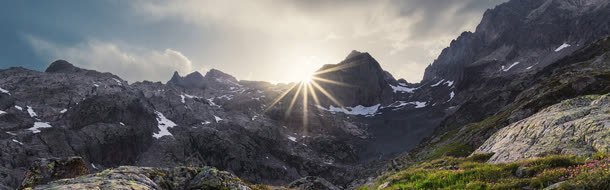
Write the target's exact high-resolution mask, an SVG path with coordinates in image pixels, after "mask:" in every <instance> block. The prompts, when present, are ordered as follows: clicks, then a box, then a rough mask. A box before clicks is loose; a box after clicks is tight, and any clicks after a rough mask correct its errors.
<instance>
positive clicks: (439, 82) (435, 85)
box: [430, 79, 445, 87]
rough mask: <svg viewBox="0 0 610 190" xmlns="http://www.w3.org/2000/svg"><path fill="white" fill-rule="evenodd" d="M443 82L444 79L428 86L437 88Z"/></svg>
mask: <svg viewBox="0 0 610 190" xmlns="http://www.w3.org/2000/svg"><path fill="white" fill-rule="evenodd" d="M444 81H445V79H443V80H440V81H438V82H437V83H436V84H433V85H430V87H437V86H438V85H441V84H442V83H443V82H444Z"/></svg>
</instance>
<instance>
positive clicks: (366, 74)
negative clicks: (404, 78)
mask: <svg viewBox="0 0 610 190" xmlns="http://www.w3.org/2000/svg"><path fill="white" fill-rule="evenodd" d="M318 73H319V74H317V75H316V77H318V78H323V79H327V80H331V81H336V82H339V83H344V84H349V87H347V86H341V85H334V84H327V83H320V86H322V87H323V88H324V89H326V90H327V91H328V92H329V93H331V94H333V95H334V96H336V99H337V100H339V102H340V103H342V104H343V105H344V106H356V105H365V106H371V105H376V104H379V103H385V101H386V100H387V98H386V97H387V96H388V95H389V94H391V92H392V91H391V90H390V86H389V85H388V84H389V83H391V82H394V81H395V79H394V77H392V76H391V74H389V73H388V72H386V71H384V70H383V69H382V68H381V65H380V64H379V63H378V62H377V60H375V58H373V57H372V56H371V55H370V54H369V53H366V52H365V53H362V52H359V51H356V50H354V51H352V52H351V53H350V54H349V55H348V56H347V57H346V58H345V60H343V61H341V62H340V63H338V64H328V65H324V66H323V67H322V68H321V69H320V70H318ZM321 99H322V100H321V102H322V104H323V105H328V104H333V103H334V102H332V101H330V100H328V101H327V100H324V98H321Z"/></svg>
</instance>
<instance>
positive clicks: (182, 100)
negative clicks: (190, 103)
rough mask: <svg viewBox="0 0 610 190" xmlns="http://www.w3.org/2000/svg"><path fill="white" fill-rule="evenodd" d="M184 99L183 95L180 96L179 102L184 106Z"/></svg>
mask: <svg viewBox="0 0 610 190" xmlns="http://www.w3.org/2000/svg"><path fill="white" fill-rule="evenodd" d="M184 98H185V97H184V95H180V101H181V102H182V103H183V104H184V103H186V101H185V100H184Z"/></svg>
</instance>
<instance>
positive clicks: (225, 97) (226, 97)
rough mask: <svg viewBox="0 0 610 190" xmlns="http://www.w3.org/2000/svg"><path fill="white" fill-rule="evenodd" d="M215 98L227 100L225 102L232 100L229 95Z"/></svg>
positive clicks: (231, 96)
mask: <svg viewBox="0 0 610 190" xmlns="http://www.w3.org/2000/svg"><path fill="white" fill-rule="evenodd" d="M216 98H218V99H227V100H232V99H233V95H230V94H225V95H222V96H219V97H216Z"/></svg>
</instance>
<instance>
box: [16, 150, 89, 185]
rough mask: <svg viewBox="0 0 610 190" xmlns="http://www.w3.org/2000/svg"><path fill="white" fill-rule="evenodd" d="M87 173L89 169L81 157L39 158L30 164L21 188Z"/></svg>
mask: <svg viewBox="0 0 610 190" xmlns="http://www.w3.org/2000/svg"><path fill="white" fill-rule="evenodd" d="M87 174H89V169H88V168H87V166H86V164H85V161H84V160H83V159H82V158H80V157H71V158H66V159H60V158H48V159H46V158H45V159H39V160H37V161H35V162H34V163H32V166H30V169H29V170H28V171H27V173H26V174H25V179H24V180H23V182H22V183H21V187H20V188H31V187H34V186H37V185H42V184H46V183H49V182H51V181H55V180H60V179H66V178H74V177H78V176H82V175H87Z"/></svg>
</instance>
